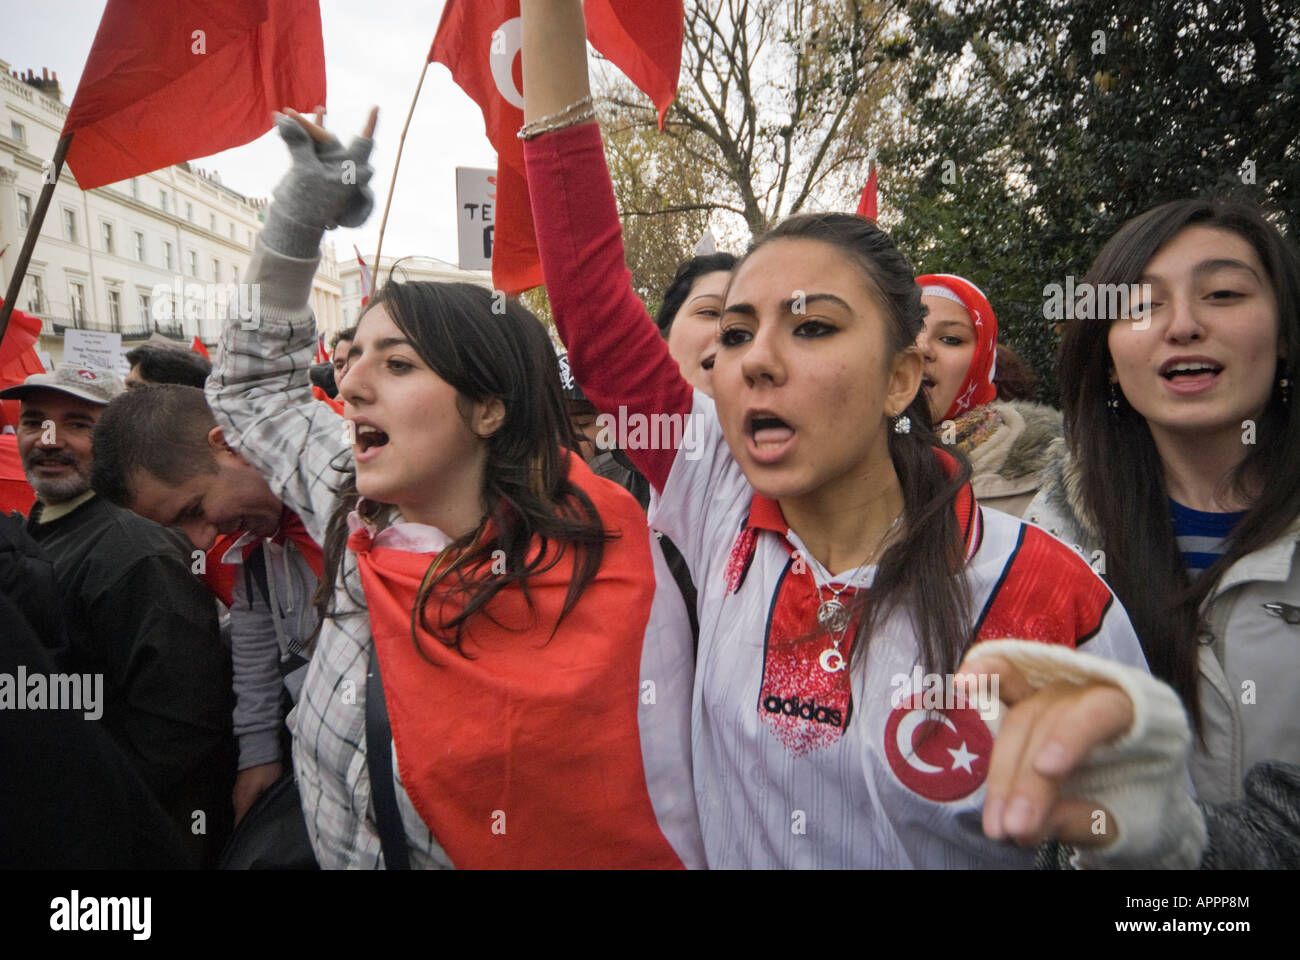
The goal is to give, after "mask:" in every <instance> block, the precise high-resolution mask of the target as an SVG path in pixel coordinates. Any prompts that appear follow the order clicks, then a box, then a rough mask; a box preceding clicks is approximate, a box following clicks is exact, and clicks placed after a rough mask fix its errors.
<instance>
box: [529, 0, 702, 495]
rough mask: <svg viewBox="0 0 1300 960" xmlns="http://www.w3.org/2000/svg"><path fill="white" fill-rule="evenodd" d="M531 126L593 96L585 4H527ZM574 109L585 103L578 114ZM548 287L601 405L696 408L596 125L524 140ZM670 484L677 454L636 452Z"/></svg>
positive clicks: (578, 374)
mask: <svg viewBox="0 0 1300 960" xmlns="http://www.w3.org/2000/svg"><path fill="white" fill-rule="evenodd" d="M520 12H521V14H522V17H523V72H524V121H525V126H526V127H527V126H528V125H529V124H534V123H536V122H538V121H541V124H540V125H541V126H546V125H547V124H548V121H547V120H546V118H548V117H552V116H554V115H555V114H559V113H561V112H562V111H565V110H566V108H569V107H570V106H571V105H573V104H575V103H577V102H578V101H580V100H582V99H583V98H584V97H587V96H588V95H589V94H590V87H589V86H588V82H587V47H586V29H585V24H584V22H583V16H582V4H581V2H580V0H523V2H522V3H521V4H520ZM573 112H574V113H576V112H580V110H575V111H573ZM524 160H525V163H526V165H527V169H528V183H529V195H530V197H531V199H532V208H533V221H534V224H535V227H536V230H537V246H538V250H539V252H540V254H541V261H542V272H543V274H544V275H545V277H546V292H547V295H548V296H549V297H550V301H551V309H552V312H553V314H554V316H555V326H556V328H557V329H558V330H559V333H560V338H561V339H562V340H563V341H564V343H565V346H567V347H568V349H569V362H570V364H571V366H572V370H573V375H574V377H575V378H576V379H577V381H578V383H579V384H581V386H582V389H583V392H584V393H586V395H587V397H588V398H589V399H590V400H591V402H592V403H594V404H595V405H596V408H597V409H599V410H601V411H602V412H604V413H609V414H611V415H614V416H618V414H619V407H624V408H626V411H627V413H628V414H641V415H643V416H645V417H647V418H649V417H651V416H653V415H656V414H681V415H687V414H689V413H690V411H691V403H692V392H691V387H690V385H689V384H688V383H687V382H686V380H685V379H683V377H682V376H681V374H680V373H679V372H678V370H677V364H676V363H675V362H674V361H673V359H672V357H671V356H669V353H668V346H667V344H665V343H664V341H663V340H662V339H660V337H659V333H658V330H657V329H656V328H655V325H654V322H653V321H652V320H651V319H650V317H649V315H648V314H647V313H646V310H645V306H644V305H643V304H642V303H641V301H640V300H639V299H638V298H637V296H636V293H635V292H634V291H633V289H632V275H631V273H629V272H628V269H627V265H626V263H625V261H624V257H623V232H622V228H621V226H620V225H619V220H618V207H617V205H616V204H615V202H614V190H613V187H612V186H611V184H610V179H609V170H608V168H607V167H606V165H605V152H604V147H603V146H602V144H601V140H600V129H599V128H598V127H597V126H596V124H595V123H590V122H589V123H584V124H581V125H578V126H570V127H565V128H563V129H558V130H555V131H552V132H544V133H541V134H540V135H538V136H537V137H535V138H533V139H530V140H528V141H527V142H526V143H525V144H524ZM627 453H628V455H629V456H630V457H631V458H632V460H633V462H634V463H635V464H636V466H637V469H639V470H640V471H641V472H642V473H643V474H645V476H646V478H647V479H649V481H650V482H651V483H652V484H654V486H655V487H656V488H657V489H659V490H662V489H663V486H664V483H665V482H666V481H667V479H668V473H669V471H670V470H671V468H672V464H673V459H674V456H675V454H676V451H675V450H628V451H627Z"/></svg>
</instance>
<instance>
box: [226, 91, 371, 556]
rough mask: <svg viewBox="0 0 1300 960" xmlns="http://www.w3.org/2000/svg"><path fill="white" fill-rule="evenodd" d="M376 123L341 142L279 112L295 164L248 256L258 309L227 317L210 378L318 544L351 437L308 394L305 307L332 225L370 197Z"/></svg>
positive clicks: (309, 338)
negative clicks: (322, 243) (372, 137)
mask: <svg viewBox="0 0 1300 960" xmlns="http://www.w3.org/2000/svg"><path fill="white" fill-rule="evenodd" d="M290 113H292V111H290ZM374 124H375V113H374V111H372V112H371V115H370V120H369V122H368V124H367V126H366V130H365V133H364V134H363V135H362V137H360V138H358V139H357V140H354V141H353V143H352V146H351V147H349V148H347V149H344V147H343V145H342V144H340V143H339V142H338V140H336V139H335V138H334V137H332V136H330V135H329V134H327V133H325V131H324V130H323V129H321V127H320V126H318V125H317V124H314V123H312V122H311V121H309V120H307V119H306V118H303V117H299V116H298V115H297V114H292V116H286V117H282V118H281V119H280V120H279V121H277V126H278V127H279V130H280V135H281V136H282V137H283V138H284V140H285V142H286V143H287V144H288V145H289V152H290V154H291V155H292V158H293V166H292V168H291V169H290V170H289V173H288V174H287V175H286V176H285V178H284V179H283V180H282V181H281V182H280V185H279V186H278V187H276V190H275V194H274V202H273V203H272V204H271V208H270V210H269V211H268V213H267V219H266V226H265V227H263V228H262V232H261V234H260V235H259V236H258V239H257V245H256V248H255V249H254V252H253V259H252V263H251V264H250V265H249V269H248V276H247V283H248V284H249V288H250V290H251V291H252V296H250V298H249V300H250V301H251V302H252V304H254V309H253V310H252V316H251V317H247V316H245V317H239V316H231V317H229V318H228V319H227V320H226V324H225V327H224V329H223V330H222V332H221V348H220V351H219V353H218V355H217V362H216V365H215V366H214V367H213V370H212V374H211V375H210V376H209V377H208V383H207V397H208V404H209V405H210V406H211V407H212V412H213V413H214V414H215V416H216V418H217V422H218V423H220V424H221V427H222V429H223V430H224V431H225V434H226V441H227V442H228V443H229V444H230V445H231V446H232V447H234V448H235V450H237V451H238V452H239V454H240V455H241V456H242V457H244V458H245V459H246V460H248V461H249V462H250V463H252V464H253V466H255V467H256V468H257V470H258V472H259V473H261V474H262V476H263V477H264V478H265V479H266V481H267V483H268V484H270V486H271V489H272V490H273V491H274V492H275V495H276V496H278V497H279V498H280V499H281V500H283V501H284V502H285V503H287V504H288V505H289V507H290V509H292V510H294V511H295V512H296V513H297V514H298V515H299V516H300V517H301V518H302V522H303V525H304V526H305V527H306V528H307V532H308V533H310V534H311V536H312V537H314V538H315V539H316V540H317V541H321V540H323V538H324V534H325V525H326V523H327V521H328V519H329V513H330V508H331V506H332V504H333V501H334V491H335V489H337V487H338V485H339V484H340V482H341V481H342V479H343V472H342V471H340V470H339V469H338V468H339V467H340V466H342V467H343V468H344V470H346V468H347V465H348V464H347V458H346V455H347V451H348V448H349V446H350V444H349V441H348V438H347V436H346V435H345V433H344V428H345V423H344V422H343V421H341V420H340V419H339V417H338V415H337V414H336V413H334V411H333V410H331V409H330V408H329V407H327V406H326V405H325V404H322V403H317V402H316V401H315V400H314V399H313V398H312V393H311V379H310V376H309V371H310V368H311V365H312V361H313V359H314V350H315V345H316V321H315V318H314V317H313V316H312V312H311V307H310V306H309V305H308V304H309V299H310V297H311V284H312V277H313V276H314V275H315V273H316V266H317V264H318V263H319V262H320V241H321V236H322V235H323V234H324V232H325V229H326V228H327V227H330V226H335V225H338V224H343V225H345V226H359V225H360V224H362V223H364V222H365V219H366V217H367V216H368V215H369V213H370V208H371V207H372V206H373V197H372V196H371V193H370V190H369V188H368V187H366V183H367V181H369V179H370V175H371V169H370V166H369V165H368V164H367V162H366V160H367V158H368V157H369V156H370V147H371V140H370V135H371V133H373V131H374Z"/></svg>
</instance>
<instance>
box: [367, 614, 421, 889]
mask: <svg viewBox="0 0 1300 960" xmlns="http://www.w3.org/2000/svg"><path fill="white" fill-rule="evenodd" d="M366 768H367V769H368V770H369V771H370V799H371V801H372V802H373V803H374V805H375V820H376V821H377V822H378V825H379V843H380V845H381V846H382V847H383V850H384V866H385V867H386V868H387V869H389V870H410V869H411V861H410V858H409V857H408V855H407V850H406V831H405V829H403V827H402V815H401V813H400V812H399V811H398V809H397V791H396V790H395V789H394V788H393V731H392V728H391V727H390V726H389V725H388V704H387V702H386V701H385V700H384V681H383V679H382V678H381V677H380V676H379V655H378V654H377V653H376V652H375V643H374V638H373V637H371V640H370V668H369V670H368V671H367V672H366Z"/></svg>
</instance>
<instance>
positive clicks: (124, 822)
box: [0, 517, 193, 870]
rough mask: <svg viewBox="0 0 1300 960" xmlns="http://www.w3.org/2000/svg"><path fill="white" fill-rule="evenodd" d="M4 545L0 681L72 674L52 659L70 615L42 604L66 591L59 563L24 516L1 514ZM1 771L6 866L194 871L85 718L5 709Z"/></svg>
mask: <svg viewBox="0 0 1300 960" xmlns="http://www.w3.org/2000/svg"><path fill="white" fill-rule="evenodd" d="M0 543H3V549H0V623H2V624H3V629H0V678H4V679H6V680H8V681H9V682H13V681H12V679H11V678H16V677H18V676H20V675H21V672H22V671H25V672H26V674H27V675H28V676H31V675H32V674H38V673H42V674H49V673H61V672H64V671H63V670H62V668H61V667H59V666H56V665H55V663H54V662H53V661H52V660H51V659H50V658H49V652H50V648H51V647H57V646H58V639H59V638H63V637H64V636H65V630H64V625H63V620H62V616H61V615H60V613H59V607H58V605H57V604H50V605H48V606H42V602H43V601H44V600H45V599H46V598H48V597H51V596H54V595H55V593H54V591H56V589H57V588H56V586H55V582H54V576H53V573H52V568H51V564H50V562H49V560H48V559H45V558H44V556H43V553H42V551H41V549H40V547H39V546H38V545H37V544H36V543H34V542H33V541H32V540H31V538H30V537H28V536H27V534H26V533H24V532H23V519H22V518H21V517H0ZM42 567H43V568H44V571H42ZM23 577H26V578H28V579H27V580H26V582H23V579H22V578H23ZM43 580H44V582H42V581H43ZM34 597H40V598H42V600H41V601H37V602H33V598H34ZM33 617H35V619H34V620H33V619H32V618H33ZM38 624H39V626H38ZM51 633H53V635H54V636H55V638H56V639H55V641H54V642H51V639H50V636H49V635H50V634H51ZM0 682H3V681H0ZM0 771H3V777H4V788H3V789H0V869H13V868H19V869H32V868H41V869H57V870H78V869H80V870H85V869H117V870H120V869H123V868H128V869H132V868H154V869H156V868H169V869H174V868H180V867H187V866H193V863H192V861H191V860H190V858H189V857H188V856H187V854H186V852H185V845H184V842H183V841H182V839H181V836H180V834H179V833H178V832H177V830H176V827H175V826H174V825H173V824H172V822H171V821H170V820H169V819H168V817H167V815H166V814H165V813H163V810H162V807H160V806H159V805H158V801H156V800H155V799H154V798H153V796H152V795H151V794H150V793H149V790H148V788H147V787H145V785H144V783H143V781H141V780H140V778H139V776H138V775H137V774H136V773H135V771H134V770H133V769H132V767H131V765H130V764H129V763H128V762H127V760H126V757H124V756H123V755H122V752H121V750H120V749H118V746H117V744H116V743H114V742H113V739H112V737H110V736H109V735H108V734H107V733H105V732H104V730H103V729H102V728H101V726H100V724H99V723H97V722H94V721H88V720H87V719H86V718H85V712H84V711H79V710H25V709H24V710H17V709H5V710H0Z"/></svg>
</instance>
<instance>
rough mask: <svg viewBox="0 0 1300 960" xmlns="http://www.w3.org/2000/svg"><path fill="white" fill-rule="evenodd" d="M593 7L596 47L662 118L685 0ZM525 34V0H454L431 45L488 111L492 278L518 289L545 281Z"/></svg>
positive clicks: (592, 3) (600, 2)
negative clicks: (533, 199)
mask: <svg viewBox="0 0 1300 960" xmlns="http://www.w3.org/2000/svg"><path fill="white" fill-rule="evenodd" d="M586 11H587V18H588V19H587V23H588V28H587V36H588V39H590V40H591V42H592V45H593V46H595V47H596V49H597V50H599V51H601V52H602V53H603V54H605V56H607V57H609V59H610V60H611V62H613V63H614V65H615V66H617V67H618V68H619V69H621V70H622V71H623V72H624V73H626V74H627V75H628V77H629V78H630V79H631V80H632V81H633V82H634V83H636V85H637V86H638V87H640V88H641V89H642V90H644V91H645V92H646V93H648V94H649V95H650V96H651V98H653V100H654V102H655V105H656V107H657V108H658V111H659V116H660V122H661V123H662V118H663V116H664V114H665V112H666V111H667V110H668V106H669V104H670V103H672V99H673V96H674V95H675V93H676V90H677V73H678V70H679V69H680V67H681V48H682V29H683V15H682V3H681V0H668V2H666V3H657V4H646V3H643V2H640V0H587V4H586ZM521 40H522V33H521V30H520V21H519V0H474V2H467V0H447V5H446V6H445V7H443V11H442V19H441V20H440V21H439V23H438V32H437V34H436V35H435V36H434V38H433V46H432V47H431V48H430V50H429V60H430V62H437V63H442V64H445V65H446V67H447V68H448V69H449V70H450V71H451V76H452V79H453V80H455V81H456V84H457V86H459V87H460V88H461V89H462V90H464V91H465V92H466V93H467V94H469V95H470V97H471V98H472V99H473V100H474V102H475V103H477V104H478V105H479V107H480V109H482V111H483V121H484V125H485V126H486V128H487V137H488V140H490V141H491V142H492V146H493V147H495V148H496V151H497V206H496V231H495V234H494V236H493V241H492V282H493V284H495V285H496V287H497V288H498V289H501V290H504V291H505V292H506V293H511V294H513V293H519V292H520V291H523V290H527V289H529V288H530V287H535V286H538V285H539V284H541V283H542V266H541V263H540V261H539V260H538V256H537V241H536V239H535V237H534V232H533V213H532V209H531V207H530V205H529V201H528V181H527V179H526V176H525V173H524V151H523V145H522V143H521V142H520V140H519V139H518V137H516V136H515V134H516V133H517V132H518V131H519V128H520V127H521V126H523V122H524V114H523V106H524V98H523V93H522V92H521V91H522V90H523V82H522V81H523V71H522V68H521V66H520V61H519V50H520V43H521Z"/></svg>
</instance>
